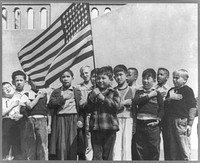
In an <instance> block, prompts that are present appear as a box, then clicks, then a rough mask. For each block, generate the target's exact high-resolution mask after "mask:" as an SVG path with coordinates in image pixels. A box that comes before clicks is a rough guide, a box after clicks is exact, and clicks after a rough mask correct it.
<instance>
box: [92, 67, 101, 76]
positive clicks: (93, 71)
mask: <svg viewBox="0 0 200 163" xmlns="http://www.w3.org/2000/svg"><path fill="white" fill-rule="evenodd" d="M98 70H99V68H94V69H93V70H92V71H91V73H90V74H91V76H92V75H93V74H97V72H98Z"/></svg>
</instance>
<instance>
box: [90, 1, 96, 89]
mask: <svg viewBox="0 0 200 163" xmlns="http://www.w3.org/2000/svg"><path fill="white" fill-rule="evenodd" d="M88 10H89V20H90V26H91V37H92V45H93V46H92V49H93V56H92V58H93V65H94V72H95V77H94V78H95V84H94V87H95V88H96V76H97V70H96V61H95V56H94V43H93V40H94V39H93V35H92V21H91V15H90V4H89V3H88Z"/></svg>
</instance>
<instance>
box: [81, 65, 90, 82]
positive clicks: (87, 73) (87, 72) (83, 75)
mask: <svg viewBox="0 0 200 163" xmlns="http://www.w3.org/2000/svg"><path fill="white" fill-rule="evenodd" d="M81 78H82V79H83V80H84V81H89V80H90V69H89V68H88V67H86V68H84V69H83V71H82V72H81Z"/></svg>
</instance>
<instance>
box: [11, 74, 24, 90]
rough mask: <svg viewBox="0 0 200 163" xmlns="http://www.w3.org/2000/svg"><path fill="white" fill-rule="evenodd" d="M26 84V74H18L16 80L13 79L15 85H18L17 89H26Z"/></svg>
mask: <svg viewBox="0 0 200 163" xmlns="http://www.w3.org/2000/svg"><path fill="white" fill-rule="evenodd" d="M25 84H26V80H25V79H24V76H22V75H17V76H16V77H15V80H14V81H13V85H14V86H15V87H16V90H17V91H19V92H21V91H23V89H24V86H25Z"/></svg>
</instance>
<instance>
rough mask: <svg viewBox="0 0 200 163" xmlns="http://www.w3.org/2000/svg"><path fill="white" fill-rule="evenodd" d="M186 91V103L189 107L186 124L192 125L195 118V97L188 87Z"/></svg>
mask: <svg viewBox="0 0 200 163" xmlns="http://www.w3.org/2000/svg"><path fill="white" fill-rule="evenodd" d="M187 92H188V93H186V96H187V97H186V105H187V107H188V109H189V115H188V125H190V126H192V124H193V122H194V119H195V115H196V110H197V108H196V99H195V97H194V92H193V90H192V89H191V88H190V87H188V91H187Z"/></svg>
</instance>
